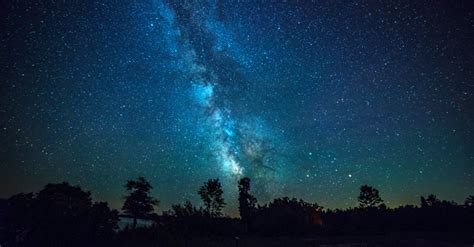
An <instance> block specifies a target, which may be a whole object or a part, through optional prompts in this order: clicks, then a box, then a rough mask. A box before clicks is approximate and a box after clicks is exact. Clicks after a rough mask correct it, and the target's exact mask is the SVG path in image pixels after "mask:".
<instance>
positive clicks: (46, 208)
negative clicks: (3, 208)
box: [7, 182, 118, 246]
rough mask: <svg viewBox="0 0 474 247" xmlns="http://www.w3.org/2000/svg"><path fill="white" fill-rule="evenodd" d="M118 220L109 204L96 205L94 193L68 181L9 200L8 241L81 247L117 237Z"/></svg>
mask: <svg viewBox="0 0 474 247" xmlns="http://www.w3.org/2000/svg"><path fill="white" fill-rule="evenodd" d="M117 221H118V212H117V211H116V210H110V209H109V207H108V206H107V203H105V202H100V203H97V202H96V203H94V204H93V203H92V200H91V196H90V192H87V191H83V190H82V189H81V188H80V187H75V186H71V185H69V184H68V183H66V182H64V183H60V184H47V185H46V186H45V187H44V188H43V189H42V190H41V191H40V192H38V193H36V194H33V193H30V194H19V195H15V196H12V197H11V198H10V199H9V200H8V218H7V226H8V228H7V235H8V241H17V240H18V239H20V241H21V243H22V245H23V244H24V245H26V246H29V245H32V246H33V245H34V246H73V245H74V246H75V245H81V244H83V243H84V242H90V241H93V240H96V239H98V238H99V237H104V236H108V235H110V234H113V233H114V230H115V229H116V227H117Z"/></svg>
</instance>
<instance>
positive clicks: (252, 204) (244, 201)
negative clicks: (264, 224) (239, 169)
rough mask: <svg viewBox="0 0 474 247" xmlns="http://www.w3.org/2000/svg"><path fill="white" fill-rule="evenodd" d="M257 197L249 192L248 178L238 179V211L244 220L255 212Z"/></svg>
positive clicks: (246, 220)
mask: <svg viewBox="0 0 474 247" xmlns="http://www.w3.org/2000/svg"><path fill="white" fill-rule="evenodd" d="M256 206H257V199H256V198H255V197H254V196H252V195H251V194H250V178H242V179H240V181H239V212H240V218H241V219H242V221H244V222H248V220H249V219H250V218H251V217H252V215H253V214H254V213H255V210H256Z"/></svg>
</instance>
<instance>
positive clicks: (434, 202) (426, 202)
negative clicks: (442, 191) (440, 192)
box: [420, 194, 441, 208]
mask: <svg viewBox="0 0 474 247" xmlns="http://www.w3.org/2000/svg"><path fill="white" fill-rule="evenodd" d="M420 200H421V207H422V208H424V207H436V206H439V205H440V204H441V201H440V200H439V199H438V198H437V197H436V196H435V195H433V194H431V195H428V197H427V198H426V199H425V198H424V197H423V196H422V197H421V199H420Z"/></svg>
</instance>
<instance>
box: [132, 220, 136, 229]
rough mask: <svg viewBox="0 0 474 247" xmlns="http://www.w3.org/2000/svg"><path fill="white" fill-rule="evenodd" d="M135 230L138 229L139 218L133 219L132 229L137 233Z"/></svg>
mask: <svg viewBox="0 0 474 247" xmlns="http://www.w3.org/2000/svg"><path fill="white" fill-rule="evenodd" d="M135 228H137V218H136V217H135V218H133V226H132V229H133V230H134V231H135Z"/></svg>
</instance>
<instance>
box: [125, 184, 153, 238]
mask: <svg viewBox="0 0 474 247" xmlns="http://www.w3.org/2000/svg"><path fill="white" fill-rule="evenodd" d="M125 188H126V190H127V191H128V195H126V196H125V202H124V204H123V207H122V210H124V212H125V213H126V214H129V215H130V216H132V217H133V229H135V228H136V227H137V219H138V218H147V217H148V216H150V214H151V213H152V212H153V211H154V206H158V204H159V201H158V200H156V199H154V198H153V197H151V195H150V191H151V189H153V186H151V184H150V183H149V182H148V181H147V180H146V179H145V178H144V177H138V178H137V180H129V181H127V184H125Z"/></svg>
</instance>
